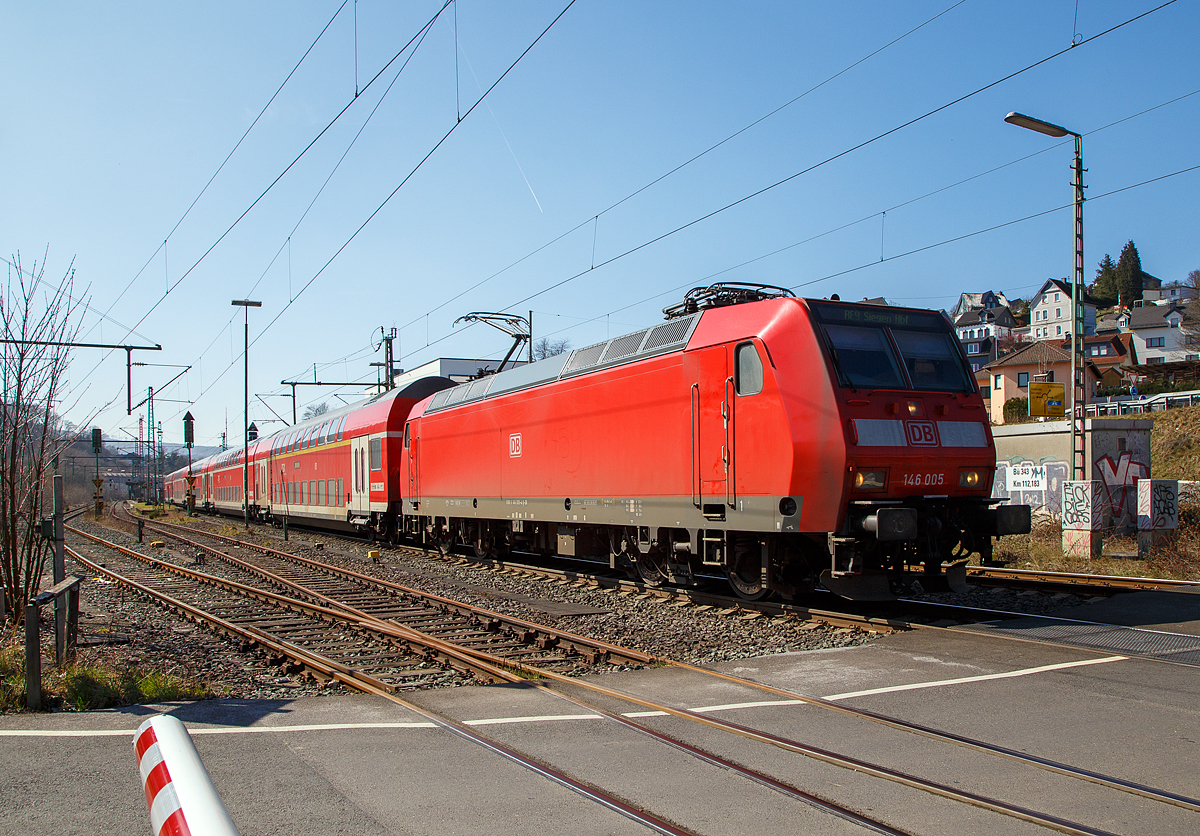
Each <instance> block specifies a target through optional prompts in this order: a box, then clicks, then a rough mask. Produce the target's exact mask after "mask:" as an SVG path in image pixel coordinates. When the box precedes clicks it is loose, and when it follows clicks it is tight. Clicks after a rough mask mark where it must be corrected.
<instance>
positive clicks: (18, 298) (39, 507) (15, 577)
mask: <svg viewBox="0 0 1200 836" xmlns="http://www.w3.org/2000/svg"><path fill="white" fill-rule="evenodd" d="M74 276H75V270H74V267H73V266H71V267H68V268H67V271H66V274H65V275H64V277H63V280H62V281H61V282H60V283H59V284H58V285H57V286H55V285H54V284H53V283H52V282H49V281H47V280H46V279H45V259H43V261H42V263H41V264H40V265H39V264H38V263H37V262H36V261H35V262H34V264H33V269H32V270H29V271H26V270H25V269H24V268H23V267H22V265H21V257H20V255H19V254H18V255H16V256H14V257H13V259H12V261H11V263H10V266H9V270H8V277H7V281H6V282H5V286H4V289H3V292H2V293H0V327H2V328H3V357H2V359H0V382H3V386H4V394H3V396H2V397H0V591H2V592H3V595H4V598H5V604H6V606H5V608H4V609H5V610H6V611H7V616H8V618H9V619H10V620H11V621H16V620H17V619H19V618H20V617H21V614H22V611H23V607H22V604H23V602H24V601H27V600H28V599H29V597H30V596H31V595H32V594H33V593H34V592H35V591H36V590H37V586H38V582H39V580H40V577H41V574H42V569H43V568H44V564H45V560H46V558H47V556H48V550H47V547H46V543H45V541H43V540H41V539H40V538H39V537H38V520H39V519H40V518H41V517H42V516H43V514H45V513H46V505H47V501H46V494H47V490H46V485H47V475H48V473H49V469H50V463H51V460H52V458H53V456H54V454H55V453H56V452H57V450H58V449H59V447H61V446H64V444H65V442H66V441H67V439H65V438H64V433H63V432H62V429H61V427H60V426H59V420H58V417H57V416H56V414H55V412H54V409H55V404H56V402H57V400H58V398H59V396H60V394H61V393H60V389H61V387H62V384H63V382H64V377H65V374H66V371H67V363H68V359H69V356H70V349H69V348H68V347H67V346H65V345H62V344H63V343H71V342H73V341H75V339H76V337H77V335H78V331H79V323H78V322H77V321H76V319H77V318H76V313H77V312H78V311H79V310H80V308H81V306H82V305H83V304H84V303H83V302H82V301H81V300H79V299H76V298H75V297H74V295H73V289H74Z"/></svg>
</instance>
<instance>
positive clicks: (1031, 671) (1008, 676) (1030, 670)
mask: <svg viewBox="0 0 1200 836" xmlns="http://www.w3.org/2000/svg"><path fill="white" fill-rule="evenodd" d="M1128 658H1129V657H1128V656H1105V657H1104V658H1102V659H1083V660H1081V661H1078V662H1062V663H1060V664H1057V665H1042V666H1041V667H1039V668H1022V669H1021V670H1019V671H1009V672H1008V673H988V674H983V675H981V676H964V677H962V678H961V679H941V680H938V681H936V682H914V683H912V684H911V685H892V686H889V687H887V688H871V689H869V690H866V691H848V692H846V693H845V694H833V695H832V696H829V697H826V698H825V699H827V700H848V699H850V698H852V697H866V696H870V695H871V694H890V693H893V692H895V691H917V690H919V689H921V688H940V687H942V686H943V685H965V684H966V683H968V682H986V681H987V680H989V679H1013V678H1014V677H1018V676H1030V675H1031V674H1035V673H1046V672H1048V671H1061V670H1066V669H1067V668H1082V667H1084V666H1086V665H1103V664H1107V663H1108V662H1121V661H1124V660H1125V659H1128Z"/></svg>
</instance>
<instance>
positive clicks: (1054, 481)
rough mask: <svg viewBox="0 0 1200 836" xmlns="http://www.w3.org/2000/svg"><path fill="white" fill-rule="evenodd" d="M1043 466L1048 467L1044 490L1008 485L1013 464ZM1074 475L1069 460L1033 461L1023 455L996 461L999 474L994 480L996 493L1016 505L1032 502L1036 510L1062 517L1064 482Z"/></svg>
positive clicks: (993, 489) (1014, 466)
mask: <svg viewBox="0 0 1200 836" xmlns="http://www.w3.org/2000/svg"><path fill="white" fill-rule="evenodd" d="M1018 467H1041V468H1045V471H1046V477H1045V479H1044V480H1043V481H1042V488H1041V490H1029V489H1015V490H1011V491H1010V490H1009V488H1008V483H1009V479H1008V471H1009V468H1018ZM1070 477H1071V472H1070V468H1069V467H1068V466H1067V463H1066V462H1063V461H1055V460H1053V459H1049V458H1043V459H1040V460H1039V461H1032V460H1030V459H1026V458H1022V457H1019V456H1018V457H1014V458H1013V459H1012V460H1011V461H1004V460H1001V461H998V462H996V477H995V479H994V480H993V482H992V496H995V497H1004V498H1007V499H1008V500H1009V501H1010V502H1011V503H1012V504H1013V505H1028V506H1029V507H1030V508H1031V509H1032V510H1033V513H1035V514H1039V513H1040V514H1049V515H1050V516H1052V517H1058V516H1061V514H1062V507H1061V506H1062V483H1063V482H1064V481H1066V480H1067V479H1069V478H1070Z"/></svg>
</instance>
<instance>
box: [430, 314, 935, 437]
mask: <svg viewBox="0 0 1200 836" xmlns="http://www.w3.org/2000/svg"><path fill="white" fill-rule="evenodd" d="M780 303H783V304H798V303H802V304H803V305H804V306H805V307H807V308H808V309H809V310H810V311H812V314H813V316H815V317H816V318H818V319H820V320H823V321H824V320H829V321H833V320H840V319H842V318H845V319H846V320H851V319H853V320H855V321H859V322H860V323H861V324H872V323H873V324H879V325H884V324H899V325H902V327H916V328H922V329H925V328H934V329H937V330H942V329H949V327H950V322H949V320H948V319H946V318H945V317H944V316H943V315H941V314H940V313H937V312H936V311H928V310H924V309H918V308H899V307H894V306H886V307H883V306H879V305H872V304H864V303H861V302H843V301H841V300H837V299H832V300H831V299H797V298H794V297H791V296H790V295H788V296H786V297H785V296H782V295H775V296H772V297H770V298H766V299H753V300H748V301H745V302H740V303H739V302H734V303H729V304H722V305H719V306H713V307H708V308H704V309H702V310H699V311H697V312H695V313H689V314H680V313H678V312H677V311H676V309H675V308H672V309H669V310H671V313H670V314H669V317H670V318H668V319H667V321H666V322H662V323H659V324H658V325H653V326H651V327H649V328H643V329H641V330H640V331H634V332H633V333H630V334H623V335H622V336H619V337H613V338H612V339H610V340H605V341H604V342H600V343H596V344H594V345H589V346H585V347H584V348H578V349H575V350H574V351H571V352H569V353H567V352H564V353H563V354H558V355H555V356H554V357H547V358H546V359H545V360H539V361H538V362H536V363H530V364H528V365H526V366H521V367H519V368H516V369H510V370H508V371H506V372H500V373H499V374H494V375H490V376H488V377H481V378H479V379H478V380H474V381H470V382H468V383H461V384H459V385H458V386H455V387H454V388H452V389H447V390H445V391H443V392H438V393H437V394H436V395H434V396H433V399H432V400H431V401H429V403H428V404H427V405H426V406H425V410H424V411H425V414H427V415H428V414H431V413H436V412H441V411H442V410H446V409H452V408H454V407H457V406H460V405H463V404H468V403H472V402H475V401H481V400H485V399H487V398H494V397H498V396H500V395H506V394H509V393H510V392H515V391H518V390H522V389H531V388H533V387H535V386H542V385H544V384H547V383H552V382H554V381H557V380H566V379H568V378H572V377H577V376H579V375H584V374H591V373H592V372H596V371H600V370H602V369H608V368H612V367H613V366H620V365H624V364H626V363H633V362H636V361H638V360H645V359H646V358H649V357H656V356H658V355H660V354H669V353H672V352H676V351H683V350H684V349H685V348H686V347H687V345H688V343H689V342H690V341H691V339H692V335H693V333H695V331H696V329H697V326H699V324H700V320H701V318H702V317H704V316H706V315H707V316H713V315H715V316H717V317H722V318H723V317H724V316H725V314H724V313H720V312H730V311H738V310H743V309H747V310H748V309H749V308H750V307H752V306H754V305H771V304H774V305H779V304H780ZM676 308H678V306H676Z"/></svg>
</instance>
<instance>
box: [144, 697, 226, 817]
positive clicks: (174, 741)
mask: <svg viewBox="0 0 1200 836" xmlns="http://www.w3.org/2000/svg"><path fill="white" fill-rule="evenodd" d="M133 748H134V751H135V752H137V759H138V769H139V770H140V771H141V773H142V786H143V787H144V788H145V790H146V803H147V804H149V805H150V824H151V826H152V827H153V828H154V836H238V830H237V828H236V827H234V825H233V821H232V819H230V818H229V813H228V812H227V811H226V810H225V805H224V804H222V803H221V797H220V796H219V795H217V790H216V788H215V787H214V786H213V784H212V780H211V779H210V778H209V777H208V772H207V771H206V770H205V769H204V764H203V763H201V762H200V755H198V754H197V753H196V747H195V746H194V745H193V744H192V738H191V737H189V736H188V733H187V729H185V728H184V727H183V723H181V722H179V721H178V720H176V719H175V718H174V717H168V716H166V715H158V716H155V717H151V718H150V719H149V720H147V721H146V722H144V723H142V725H141V726H139V727H138V730H137V734H135V735H134V737H133Z"/></svg>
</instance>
